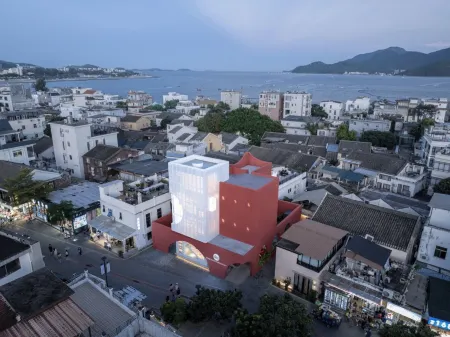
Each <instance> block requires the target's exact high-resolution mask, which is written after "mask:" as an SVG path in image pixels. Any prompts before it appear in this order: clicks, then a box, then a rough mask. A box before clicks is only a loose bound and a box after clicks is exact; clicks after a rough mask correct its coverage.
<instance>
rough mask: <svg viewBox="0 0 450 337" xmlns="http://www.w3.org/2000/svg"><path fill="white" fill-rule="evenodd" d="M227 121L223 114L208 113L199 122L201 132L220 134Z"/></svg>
mask: <svg viewBox="0 0 450 337" xmlns="http://www.w3.org/2000/svg"><path fill="white" fill-rule="evenodd" d="M224 120H225V114H224V113H223V112H208V113H207V114H206V115H205V116H204V117H202V118H200V119H199V120H198V122H197V127H198V130H199V131H203V132H212V133H219V132H220V131H222V124H223V122H224Z"/></svg>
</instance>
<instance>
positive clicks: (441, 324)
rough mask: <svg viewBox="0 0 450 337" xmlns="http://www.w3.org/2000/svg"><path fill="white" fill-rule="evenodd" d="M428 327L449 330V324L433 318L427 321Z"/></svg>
mask: <svg viewBox="0 0 450 337" xmlns="http://www.w3.org/2000/svg"><path fill="white" fill-rule="evenodd" d="M428 325H431V326H434V327H436V328H441V329H446V330H450V323H449V322H447V321H443V320H442V319H437V318H434V317H430V318H429V319H428Z"/></svg>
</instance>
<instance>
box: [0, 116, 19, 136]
mask: <svg viewBox="0 0 450 337" xmlns="http://www.w3.org/2000/svg"><path fill="white" fill-rule="evenodd" d="M15 132H16V131H15V130H13V128H12V127H11V124H9V122H8V120H7V119H0V135H5V134H9V133H15Z"/></svg>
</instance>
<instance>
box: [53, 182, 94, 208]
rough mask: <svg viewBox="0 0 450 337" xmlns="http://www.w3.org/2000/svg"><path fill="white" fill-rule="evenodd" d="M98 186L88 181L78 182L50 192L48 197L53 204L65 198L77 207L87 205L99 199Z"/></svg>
mask: <svg viewBox="0 0 450 337" xmlns="http://www.w3.org/2000/svg"><path fill="white" fill-rule="evenodd" d="M98 186H99V184H97V183H93V182H90V181H83V182H79V183H78V184H74V185H70V186H67V187H65V188H61V189H59V190H56V191H53V192H51V193H50V194H49V196H48V199H49V200H50V201H51V202H52V203H54V204H59V203H61V201H64V200H65V201H71V202H72V204H73V205H74V206H75V207H77V208H78V207H89V206H90V205H91V204H93V203H94V202H98V201H99V200H100V192H99V190H98Z"/></svg>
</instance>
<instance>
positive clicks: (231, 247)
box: [209, 235, 253, 256]
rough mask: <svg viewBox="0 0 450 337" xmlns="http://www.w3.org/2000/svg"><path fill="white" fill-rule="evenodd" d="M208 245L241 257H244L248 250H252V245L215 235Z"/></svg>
mask: <svg viewBox="0 0 450 337" xmlns="http://www.w3.org/2000/svg"><path fill="white" fill-rule="evenodd" d="M209 243H210V244H212V245H214V246H217V247H220V248H223V249H226V250H228V251H230V252H233V253H236V254H239V255H241V256H244V255H246V254H247V253H248V252H249V251H250V250H252V249H253V246H252V245H249V244H247V243H245V242H242V241H238V240H235V239H232V238H229V237H226V236H223V235H217V236H216V237H215V238H214V239H212V240H211V241H210V242H209Z"/></svg>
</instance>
